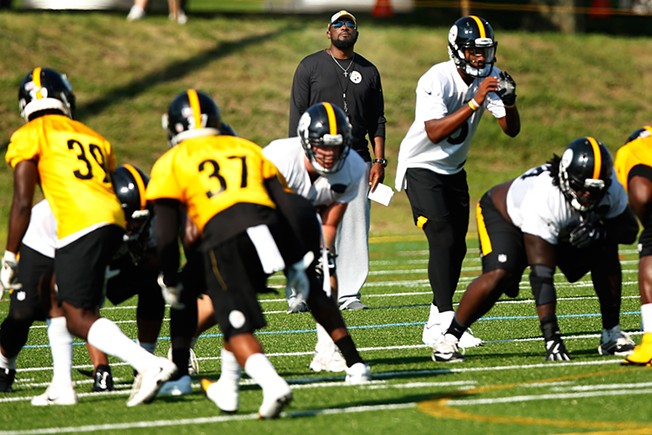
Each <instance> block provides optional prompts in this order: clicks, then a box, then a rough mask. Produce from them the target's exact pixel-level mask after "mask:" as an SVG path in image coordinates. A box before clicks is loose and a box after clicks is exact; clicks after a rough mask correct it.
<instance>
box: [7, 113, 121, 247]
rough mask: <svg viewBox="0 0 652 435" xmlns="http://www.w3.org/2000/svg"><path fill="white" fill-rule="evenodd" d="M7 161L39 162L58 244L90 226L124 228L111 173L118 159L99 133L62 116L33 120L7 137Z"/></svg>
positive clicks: (43, 187)
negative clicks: (55, 226)
mask: <svg viewBox="0 0 652 435" xmlns="http://www.w3.org/2000/svg"><path fill="white" fill-rule="evenodd" d="M5 159H6V161H7V163H8V164H9V166H11V167H12V168H14V169H15V168H16V166H17V165H18V164H19V163H20V162H22V161H25V160H34V161H36V162H37V164H38V172H39V179H40V184H41V189H42V190H43V195H44V196H45V198H46V199H47V200H48V203H49V204H50V207H51V208H52V212H53V214H54V216H55V218H56V221H57V237H58V239H59V246H63V245H65V244H66V240H64V239H66V237H68V236H71V235H73V237H72V238H73V239H74V238H75V235H76V234H77V233H80V232H83V231H84V230H86V231H88V230H89V229H91V228H94V227H98V226H102V225H107V224H116V225H119V226H121V227H122V228H124V227H125V218H124V213H123V212H122V208H121V207H120V202H119V201H118V198H117V197H116V195H115V193H114V191H113V185H112V184H111V172H113V171H114V170H115V168H116V160H115V156H114V154H113V149H112V147H111V144H110V143H109V142H108V141H107V140H106V139H105V138H104V137H102V136H101V135H100V134H99V133H97V132H95V131H94V130H92V129H90V128H89V127H87V126H85V125H84V124H82V123H81V122H79V121H75V120H74V119H70V118H68V117H66V116H63V115H45V116H41V117H38V118H36V119H33V120H32V121H30V122H28V123H27V124H25V125H23V126H22V127H21V128H19V129H18V130H16V132H15V133H14V134H13V135H12V136H11V140H10V142H9V147H8V148H7V153H6V155H5Z"/></svg>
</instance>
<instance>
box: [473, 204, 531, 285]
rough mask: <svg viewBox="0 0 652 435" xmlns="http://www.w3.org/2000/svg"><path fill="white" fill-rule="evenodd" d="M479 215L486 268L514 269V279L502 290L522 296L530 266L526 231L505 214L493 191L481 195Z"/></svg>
mask: <svg viewBox="0 0 652 435" xmlns="http://www.w3.org/2000/svg"><path fill="white" fill-rule="evenodd" d="M476 219H477V224H478V240H479V242H480V255H481V256H482V272H483V273H485V272H490V271H492V270H496V269H503V270H506V271H507V272H509V273H510V279H509V281H508V282H507V283H506V284H505V288H503V289H501V290H502V291H503V292H504V293H505V294H507V295H508V296H509V297H516V296H518V290H519V288H518V286H519V283H520V282H521V278H522V276H523V272H524V271H525V269H526V268H527V267H528V263H527V255H526V253H525V244H524V242H523V233H522V232H521V230H520V229H519V228H518V227H516V226H515V225H514V224H512V223H510V222H507V221H506V220H505V219H504V218H503V216H502V215H501V214H500V212H499V211H498V210H497V209H496V207H495V206H494V204H493V201H492V200H491V196H490V194H489V193H485V194H484V195H483V196H482V198H481V199H480V202H479V203H478V205H477V207H476Z"/></svg>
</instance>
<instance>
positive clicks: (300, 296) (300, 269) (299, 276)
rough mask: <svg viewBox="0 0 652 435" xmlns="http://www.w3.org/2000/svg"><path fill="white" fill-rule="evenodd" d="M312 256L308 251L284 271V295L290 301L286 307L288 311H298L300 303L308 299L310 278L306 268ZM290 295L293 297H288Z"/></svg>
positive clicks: (312, 258)
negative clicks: (285, 278)
mask: <svg viewBox="0 0 652 435" xmlns="http://www.w3.org/2000/svg"><path fill="white" fill-rule="evenodd" d="M314 258H315V255H314V254H313V253H312V252H308V253H307V254H306V255H305V256H304V257H303V259H302V260H299V261H297V262H296V263H294V264H293V265H291V266H290V267H288V269H287V271H286V274H287V282H286V284H285V297H286V298H288V301H291V305H290V308H289V309H288V312H289V313H294V312H298V311H300V309H301V305H302V304H303V303H304V302H307V300H308V295H309V294H310V280H309V279H308V275H306V268H307V267H308V266H310V264H311V263H312V261H313V260H314ZM291 296H294V298H292V299H290V297H291Z"/></svg>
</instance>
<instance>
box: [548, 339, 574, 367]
mask: <svg viewBox="0 0 652 435" xmlns="http://www.w3.org/2000/svg"><path fill="white" fill-rule="evenodd" d="M546 361H570V356H569V355H568V351H567V350H566V346H564V340H562V338H561V334H557V335H555V336H554V337H553V339H552V340H548V341H546Z"/></svg>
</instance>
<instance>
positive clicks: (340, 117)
mask: <svg viewBox="0 0 652 435" xmlns="http://www.w3.org/2000/svg"><path fill="white" fill-rule="evenodd" d="M350 131H351V127H350V125H349V122H348V120H347V117H346V114H345V113H344V112H343V111H342V109H340V108H339V107H337V106H335V105H333V104H330V103H318V104H315V105H313V106H310V107H309V108H308V110H307V111H306V112H305V113H304V115H303V116H302V117H301V120H300V122H299V128H298V135H299V136H298V137H296V136H295V137H292V138H286V139H279V140H275V141H272V142H271V143H270V144H269V145H267V146H266V147H265V148H264V149H263V154H264V155H265V157H267V158H268V159H269V160H270V161H271V162H272V163H274V164H275V165H276V167H277V168H278V170H279V171H280V173H281V175H282V176H283V178H284V180H285V182H286V184H287V186H288V187H289V188H291V189H292V190H293V191H294V192H296V193H298V194H299V195H301V196H303V197H304V198H307V199H309V200H310V202H311V203H312V205H313V206H314V207H315V209H316V211H317V212H318V213H319V216H320V219H321V232H319V231H318V232H316V233H315V232H312V233H311V232H310V231H306V229H305V228H302V229H298V230H297V231H299V232H301V233H302V239H303V240H304V242H307V243H310V246H311V248H310V249H311V251H312V252H313V254H314V256H315V258H319V261H318V262H316V263H315V264H314V267H312V268H310V269H309V270H308V275H309V278H310V283H311V291H310V293H309V295H308V300H307V301H306V302H307V306H306V309H308V306H309V308H310V311H311V313H312V315H313V316H314V318H315V320H317V345H316V347H315V356H314V358H313V360H312V361H311V363H310V368H311V369H312V370H314V371H317V372H320V371H322V370H326V371H331V372H341V371H346V377H345V382H346V383H348V384H359V383H363V382H367V381H369V379H370V370H369V367H368V366H367V365H366V364H365V363H364V361H363V360H362V357H361V356H360V354H359V353H358V351H357V349H356V346H355V343H354V342H353V339H352V338H351V336H350V335H349V333H348V330H347V328H346V325H345V323H344V319H343V318H342V314H341V313H340V311H339V309H338V307H337V303H336V301H337V279H336V270H335V261H334V257H335V238H336V232H337V228H338V226H339V224H340V222H341V220H342V216H343V214H344V211H345V210H346V206H347V203H348V201H350V200H351V199H353V198H354V197H355V195H356V192H357V186H358V184H359V183H360V182H362V178H363V175H364V161H363V160H362V158H361V157H360V156H359V155H358V154H357V153H350V152H349V151H350V149H349V143H350V140H351V133H350ZM322 238H323V247H324V248H325V251H323V250H322V249H321V245H320V240H321V239H322ZM322 252H323V254H322ZM324 257H326V258H324ZM324 265H326V266H324ZM324 271H325V273H324ZM329 278H332V279H329ZM294 299H295V298H294V294H292V293H291V294H290V295H289V298H288V303H289V305H290V312H292V311H294V310H297V309H298V310H301V308H299V307H300V306H301V305H302V304H301V303H299V304H297V303H296V301H295V300H294ZM200 312H202V315H201V322H200V330H199V332H200V333H201V332H203V331H205V330H206V329H207V328H208V327H210V326H212V322H210V319H211V318H212V312H210V311H208V310H205V309H203V310H200ZM230 361H232V359H231V358H229V357H228V356H227V357H226V358H224V355H223V359H222V376H221V377H220V379H219V381H218V382H217V383H215V384H214V385H215V386H212V385H211V384H210V382H209V381H207V380H202V388H204V390H205V391H206V393H207V395H209V397H214V398H215V400H216V403H217V404H218V406H219V407H220V409H222V410H223V411H225V412H235V411H236V410H237V403H238V400H237V391H238V390H237V385H238V381H239V376H231V374H233V373H236V370H237V368H236V367H235V366H234V367H233V368H231V367H229V362H230ZM213 391H215V392H216V393H213ZM218 391H222V393H221V394H217V392H218ZM224 392H229V393H230V397H229V395H227V394H226V393H224Z"/></svg>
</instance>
